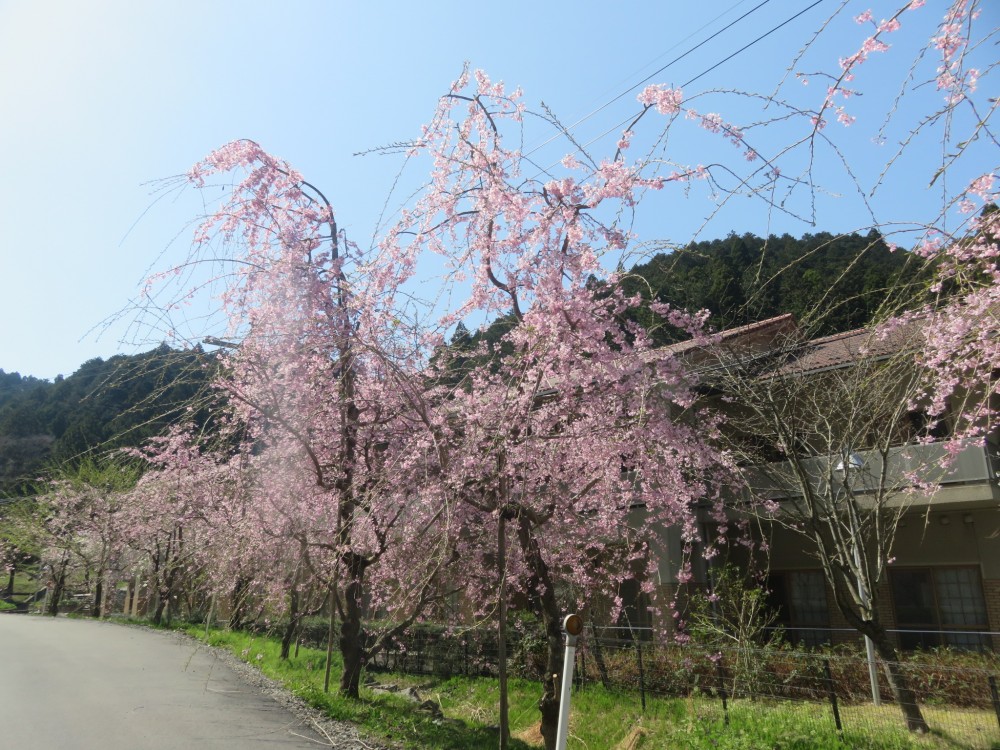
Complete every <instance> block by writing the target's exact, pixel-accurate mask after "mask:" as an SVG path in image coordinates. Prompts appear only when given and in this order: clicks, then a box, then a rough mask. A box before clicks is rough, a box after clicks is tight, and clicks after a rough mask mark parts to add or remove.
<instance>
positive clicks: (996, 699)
mask: <svg viewBox="0 0 1000 750" xmlns="http://www.w3.org/2000/svg"><path fill="white" fill-rule="evenodd" d="M990 696H991V697H992V698H993V713H995V714H996V715H997V724H998V725H1000V693H998V692H997V678H996V675H992V674H991V675H990Z"/></svg>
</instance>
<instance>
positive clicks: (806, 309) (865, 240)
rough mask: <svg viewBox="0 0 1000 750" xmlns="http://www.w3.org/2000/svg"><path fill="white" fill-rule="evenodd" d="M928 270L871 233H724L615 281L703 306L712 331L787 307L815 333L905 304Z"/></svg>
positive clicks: (858, 324) (660, 257)
mask: <svg viewBox="0 0 1000 750" xmlns="http://www.w3.org/2000/svg"><path fill="white" fill-rule="evenodd" d="M928 270H929V269H928V268H927V265H926V263H925V262H923V261H921V260H920V259H918V258H916V257H915V256H913V255H912V254H911V253H908V252H904V251H898V250H897V251H895V252H893V251H891V250H890V249H889V247H888V245H886V243H885V242H884V241H883V239H882V237H881V236H880V235H879V234H878V233H876V232H872V233H870V234H867V235H859V234H850V235H840V236H838V235H832V234H829V233H827V232H821V233H818V234H806V235H803V236H802V237H801V238H800V239H796V238H794V237H791V236H789V235H787V234H784V235H781V236H780V237H778V236H774V235H772V236H770V237H768V238H766V239H765V238H763V237H757V236H755V235H752V234H744V235H739V236H738V235H736V234H730V235H729V236H728V237H726V238H725V239H720V240H711V241H705V242H695V243H692V244H690V245H688V246H687V247H685V248H682V249H679V250H676V251H674V252H673V253H670V254H659V255H656V256H655V257H653V258H651V259H650V260H649V261H648V262H646V263H642V264H639V265H636V266H635V267H633V268H632V269H631V271H630V273H629V275H628V276H627V277H626V278H625V279H624V280H623V282H622V283H623V285H624V287H625V288H626V289H627V290H628V291H630V292H632V293H641V294H643V296H644V297H646V298H649V297H650V296H651V295H652V296H655V297H656V298H657V299H659V300H660V301H662V302H669V303H671V304H673V305H674V306H677V307H680V308H684V309H687V310H701V309H705V310H708V311H709V312H710V313H711V317H710V318H709V323H710V324H711V325H712V326H713V327H714V328H717V329H723V328H731V327H734V326H739V325H745V324H747V323H752V322H754V321H758V320H765V319H767V318H770V317H774V316H776V315H781V314H783V313H792V314H793V315H795V317H796V319H797V320H798V321H799V322H800V324H802V325H803V326H804V327H806V328H807V329H808V330H809V331H810V333H811V334H812V335H814V336H823V335H827V334H831V333H837V332H839V331H848V330H851V329H854V328H860V327H862V326H865V325H867V324H868V322H869V321H871V320H872V318H873V317H874V316H875V315H876V314H877V313H878V312H879V310H880V309H881V308H882V307H883V306H884V305H889V306H900V305H901V304H903V303H905V302H906V301H907V300H909V301H911V302H912V300H913V298H914V297H915V296H916V295H915V291H916V290H917V289H923V288H925V287H926V286H927V281H926V279H927V278H928ZM903 306H905V305H903ZM663 335H664V336H665V337H666V338H665V339H664V340H669V334H666V333H664V334H663Z"/></svg>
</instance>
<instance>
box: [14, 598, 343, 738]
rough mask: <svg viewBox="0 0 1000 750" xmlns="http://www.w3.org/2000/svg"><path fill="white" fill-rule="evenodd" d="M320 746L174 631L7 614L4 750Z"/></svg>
mask: <svg viewBox="0 0 1000 750" xmlns="http://www.w3.org/2000/svg"><path fill="white" fill-rule="evenodd" d="M317 742H321V740H320V737H319V736H318V735H317V734H315V733H313V732H312V731H311V730H310V729H307V728H306V727H303V726H301V723H300V721H299V719H297V718H296V717H295V716H294V715H292V714H291V713H290V712H288V711H287V710H286V709H285V708H283V707H282V706H280V705H278V704H277V703H276V702H275V701H274V700H273V699H271V698H269V697H266V696H264V695H261V694H259V693H258V692H257V691H255V689H253V688H252V687H250V686H249V685H247V684H246V683H244V682H243V681H241V680H240V678H239V677H238V676H237V675H236V673H235V672H233V671H232V670H231V669H229V668H228V667H226V666H225V665H224V664H223V663H222V662H220V661H218V660H217V659H216V658H215V657H213V656H212V655H211V654H210V653H209V652H207V651H206V650H205V649H199V648H198V647H197V645H196V644H194V643H193V642H190V641H185V640H182V639H181V638H179V637H178V636H177V635H175V634H170V633H159V632H153V631H148V630H143V629H140V628H129V627H122V626H118V625H112V624H109V623H102V622H94V621H89V620H67V619H64V618H58V619H52V618H48V617H30V616H27V615H11V614H5V615H0V747H2V748H4V750H175V749H176V750H200V749H201V748H206V749H207V750H243V749H249V750H255V749H256V748H261V749H262V750H272V748H273V749H274V750H298V749H299V748H311V750H316V748H318V747H320V745H318V744H316V743H317ZM323 744H327V743H325V742H324V743H323Z"/></svg>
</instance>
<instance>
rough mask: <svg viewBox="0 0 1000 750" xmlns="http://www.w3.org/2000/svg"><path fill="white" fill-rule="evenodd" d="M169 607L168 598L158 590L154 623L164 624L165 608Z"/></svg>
mask: <svg viewBox="0 0 1000 750" xmlns="http://www.w3.org/2000/svg"><path fill="white" fill-rule="evenodd" d="M166 608H167V599H166V597H164V596H163V595H162V594H161V593H160V592H159V591H157V592H156V608H155V609H154V610H153V624H154V625H162V624H163V610H164V609H166Z"/></svg>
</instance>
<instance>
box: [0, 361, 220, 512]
mask: <svg viewBox="0 0 1000 750" xmlns="http://www.w3.org/2000/svg"><path fill="white" fill-rule="evenodd" d="M215 366H216V364H215V358H214V357H212V356H211V355H208V354H205V353H204V352H203V351H201V350H200V349H195V350H190V351H178V350H175V349H171V348H170V347H169V346H167V345H166V344H164V345H161V346H159V347H157V348H156V349H154V350H152V351H149V352H146V353H144V354H138V355H133V356H127V355H118V356H114V357H111V358H110V359H108V360H103V359H100V358H97V359H92V360H89V361H88V362H85V363H84V364H83V365H81V366H80V368H79V369H78V370H77V371H76V372H74V373H73V374H72V375H70V376H69V377H65V378H64V377H61V376H60V377H57V378H56V379H55V381H54V382H49V381H47V380H39V379H38V378H33V377H30V376H27V377H25V376H22V375H20V374H18V373H16V372H15V373H6V372H4V371H3V370H0V497H4V496H13V495H21V494H26V493H29V492H30V486H31V484H32V482H33V481H34V480H35V479H37V478H38V476H39V475H40V474H41V473H42V472H43V471H44V469H45V467H46V466H47V465H49V464H58V463H64V462H72V461H74V460H76V459H78V458H79V457H81V456H83V455H87V454H88V453H92V452H103V451H107V450H112V449H115V448H123V447H129V446H138V445H141V444H142V443H143V442H145V441H146V440H148V439H149V438H150V437H152V436H154V435H158V434H160V433H162V432H163V430H164V429H165V428H166V427H167V426H168V425H169V424H171V423H172V422H174V421H177V420H178V419H179V417H180V416H181V415H182V414H184V413H185V412H186V410H187V409H188V408H189V406H191V405H195V411H194V414H193V415H192V416H194V417H195V419H196V420H199V421H204V419H206V418H207V414H205V413H199V407H197V404H198V403H199V399H198V396H199V395H200V394H204V393H205V391H206V387H207V385H208V383H209V381H210V379H211V377H212V374H213V372H214V369H215ZM200 408H201V409H202V410H203V408H204V407H200Z"/></svg>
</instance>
